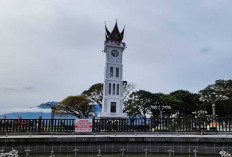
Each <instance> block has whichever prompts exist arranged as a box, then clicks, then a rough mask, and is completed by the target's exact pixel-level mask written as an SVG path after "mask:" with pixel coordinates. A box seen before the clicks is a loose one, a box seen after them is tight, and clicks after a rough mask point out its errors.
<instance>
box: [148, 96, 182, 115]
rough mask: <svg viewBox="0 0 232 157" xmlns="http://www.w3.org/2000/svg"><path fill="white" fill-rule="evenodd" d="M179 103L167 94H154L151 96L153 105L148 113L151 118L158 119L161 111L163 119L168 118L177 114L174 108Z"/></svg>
mask: <svg viewBox="0 0 232 157" xmlns="http://www.w3.org/2000/svg"><path fill="white" fill-rule="evenodd" d="M179 104H180V101H179V100H177V99H176V98H175V97H173V96H171V95H169V94H163V93H155V94H153V103H152V106H150V111H151V113H152V116H153V117H159V116H160V111H162V115H163V117H168V116H170V115H172V114H175V113H176V112H177V110H176V107H175V106H178V105H179Z"/></svg>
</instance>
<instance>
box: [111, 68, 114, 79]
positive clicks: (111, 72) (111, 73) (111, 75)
mask: <svg viewBox="0 0 232 157" xmlns="http://www.w3.org/2000/svg"><path fill="white" fill-rule="evenodd" d="M113 70H114V69H113V67H110V77H113Z"/></svg>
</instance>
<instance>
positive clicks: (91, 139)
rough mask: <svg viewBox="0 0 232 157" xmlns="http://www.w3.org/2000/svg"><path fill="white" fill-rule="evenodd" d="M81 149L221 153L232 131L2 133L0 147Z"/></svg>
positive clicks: (33, 150)
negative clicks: (204, 132)
mask: <svg viewBox="0 0 232 157" xmlns="http://www.w3.org/2000/svg"><path fill="white" fill-rule="evenodd" d="M75 146H76V147H78V148H79V153H93V154H97V150H98V149H99V148H100V149H101V152H102V154H104V153H118V152H120V149H121V148H123V147H124V148H125V149H126V152H127V153H143V152H144V149H145V148H148V149H149V152H151V153H166V152H167V150H168V149H171V150H174V152H175V153H181V154H189V153H191V154H192V153H193V150H194V149H197V150H198V153H200V154H218V153H219V151H221V150H222V149H224V150H225V151H227V150H228V152H229V153H231V152H232V135H177V134H176V135H174V134H172V135H171V134H162V135H161V134H120V135H118V134H117V135H113V134H109V135H107V134H105V135H101V134H100V135H32V136H29V135H11V136H7V137H6V136H5V135H4V136H0V147H1V148H4V149H5V152H7V151H9V150H11V149H12V147H13V148H14V149H16V150H19V152H20V153H24V150H25V147H29V148H30V150H31V153H50V152H51V150H52V149H53V150H54V152H55V153H60V152H62V153H68V152H69V153H73V150H74V148H75Z"/></svg>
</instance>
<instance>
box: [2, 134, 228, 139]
mask: <svg viewBox="0 0 232 157" xmlns="http://www.w3.org/2000/svg"><path fill="white" fill-rule="evenodd" d="M73 137H80V138H88V137H92V138H94V137H96V138H99V137H115V138H117V137H133V138H135V137H161V138H163V137H171V138H175V137H176V138H232V135H226V134H220V135H186V134H185V135H183V134H180V135H178V134H176V135H174V134H116V135H115V134H96V135H31V136H30V135H7V136H6V135H0V138H73Z"/></svg>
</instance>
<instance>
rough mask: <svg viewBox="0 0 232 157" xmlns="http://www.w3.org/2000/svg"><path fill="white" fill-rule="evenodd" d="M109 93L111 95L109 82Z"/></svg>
mask: <svg viewBox="0 0 232 157" xmlns="http://www.w3.org/2000/svg"><path fill="white" fill-rule="evenodd" d="M109 95H111V83H109Z"/></svg>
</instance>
